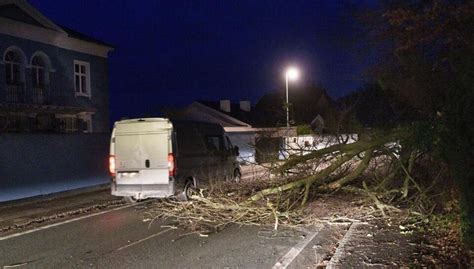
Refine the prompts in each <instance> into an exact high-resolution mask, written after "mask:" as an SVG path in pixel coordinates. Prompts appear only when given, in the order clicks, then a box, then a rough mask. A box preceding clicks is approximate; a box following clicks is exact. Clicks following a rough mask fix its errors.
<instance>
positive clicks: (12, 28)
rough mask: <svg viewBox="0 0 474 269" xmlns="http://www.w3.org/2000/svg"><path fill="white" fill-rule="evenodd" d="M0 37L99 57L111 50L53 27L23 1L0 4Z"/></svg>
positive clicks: (37, 11) (79, 35) (70, 32)
mask: <svg viewBox="0 0 474 269" xmlns="http://www.w3.org/2000/svg"><path fill="white" fill-rule="evenodd" d="M0 34H6V35H11V36H15V37H19V38H23V39H28V40H33V41H36V42H41V43H46V44H50V45H53V46H57V47H61V48H64V49H71V50H76V51H79V52H83V53H88V54H92V55H97V56H101V57H107V53H108V52H109V51H111V50H113V49H114V46H113V45H111V44H109V43H106V42H104V41H101V40H99V39H97V38H94V37H91V36H90V35H86V34H83V33H80V32H78V31H76V30H73V29H71V28H69V27H65V26H60V25H58V24H56V23H54V22H53V21H51V20H50V19H49V18H48V17H46V16H45V15H43V14H42V13H41V12H40V11H39V10H37V9H36V8H35V7H33V6H32V5H31V4H29V3H28V1H26V0H0Z"/></svg>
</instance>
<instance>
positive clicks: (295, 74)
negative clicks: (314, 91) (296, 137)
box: [285, 67, 298, 129]
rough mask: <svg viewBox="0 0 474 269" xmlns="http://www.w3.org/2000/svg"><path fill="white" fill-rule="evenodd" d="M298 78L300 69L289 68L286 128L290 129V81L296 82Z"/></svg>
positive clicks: (286, 80) (287, 71)
mask: <svg viewBox="0 0 474 269" xmlns="http://www.w3.org/2000/svg"><path fill="white" fill-rule="evenodd" d="M297 78H298V69H296V68H294V67H289V68H288V69H286V72H285V82H286V128H288V129H290V106H289V103H288V80H296V79H297Z"/></svg>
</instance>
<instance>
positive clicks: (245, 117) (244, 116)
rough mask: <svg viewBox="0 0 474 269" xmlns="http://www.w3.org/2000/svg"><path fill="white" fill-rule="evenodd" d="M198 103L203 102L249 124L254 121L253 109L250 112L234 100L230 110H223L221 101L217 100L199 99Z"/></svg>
mask: <svg viewBox="0 0 474 269" xmlns="http://www.w3.org/2000/svg"><path fill="white" fill-rule="evenodd" d="M198 103H200V104H203V105H205V106H207V107H209V108H212V109H214V110H216V111H218V112H220V113H222V114H225V115H227V116H229V117H232V118H235V119H237V120H239V121H242V122H244V123H246V124H248V125H253V123H254V120H253V114H252V112H251V111H252V110H250V112H248V111H244V110H242V109H240V104H238V103H232V102H231V103H230V112H226V111H223V110H221V106H220V102H217V101H198Z"/></svg>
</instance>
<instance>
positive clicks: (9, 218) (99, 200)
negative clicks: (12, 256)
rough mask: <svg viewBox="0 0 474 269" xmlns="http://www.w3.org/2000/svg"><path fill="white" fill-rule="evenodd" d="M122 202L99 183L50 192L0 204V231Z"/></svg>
mask: <svg viewBox="0 0 474 269" xmlns="http://www.w3.org/2000/svg"><path fill="white" fill-rule="evenodd" d="M123 203H124V202H123V201H122V199H121V198H120V197H114V196H112V195H110V186H109V185H108V184H106V185H99V186H94V187H88V188H82V189H77V190H72V191H66V192H61V193H55V194H51V195H45V196H38V197H31V198H26V199H22V200H16V201H9V202H2V203H0V233H8V232H13V231H16V230H20V229H22V228H26V227H31V226H37V225H39V224H40V223H43V222H46V221H48V222H51V221H53V222H54V221H57V220H63V219H65V218H68V217H71V216H77V215H79V214H85V213H88V212H91V211H97V210H99V209H101V208H105V207H112V206H118V205H121V204H123Z"/></svg>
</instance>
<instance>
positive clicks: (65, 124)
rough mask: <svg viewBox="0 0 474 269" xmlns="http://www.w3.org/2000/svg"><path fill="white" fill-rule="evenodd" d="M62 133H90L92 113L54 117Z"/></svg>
mask: <svg viewBox="0 0 474 269" xmlns="http://www.w3.org/2000/svg"><path fill="white" fill-rule="evenodd" d="M56 118H58V119H59V127H60V131H61V132H62V133H77V132H80V133H92V113H90V112H82V113H79V114H77V115H56Z"/></svg>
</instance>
